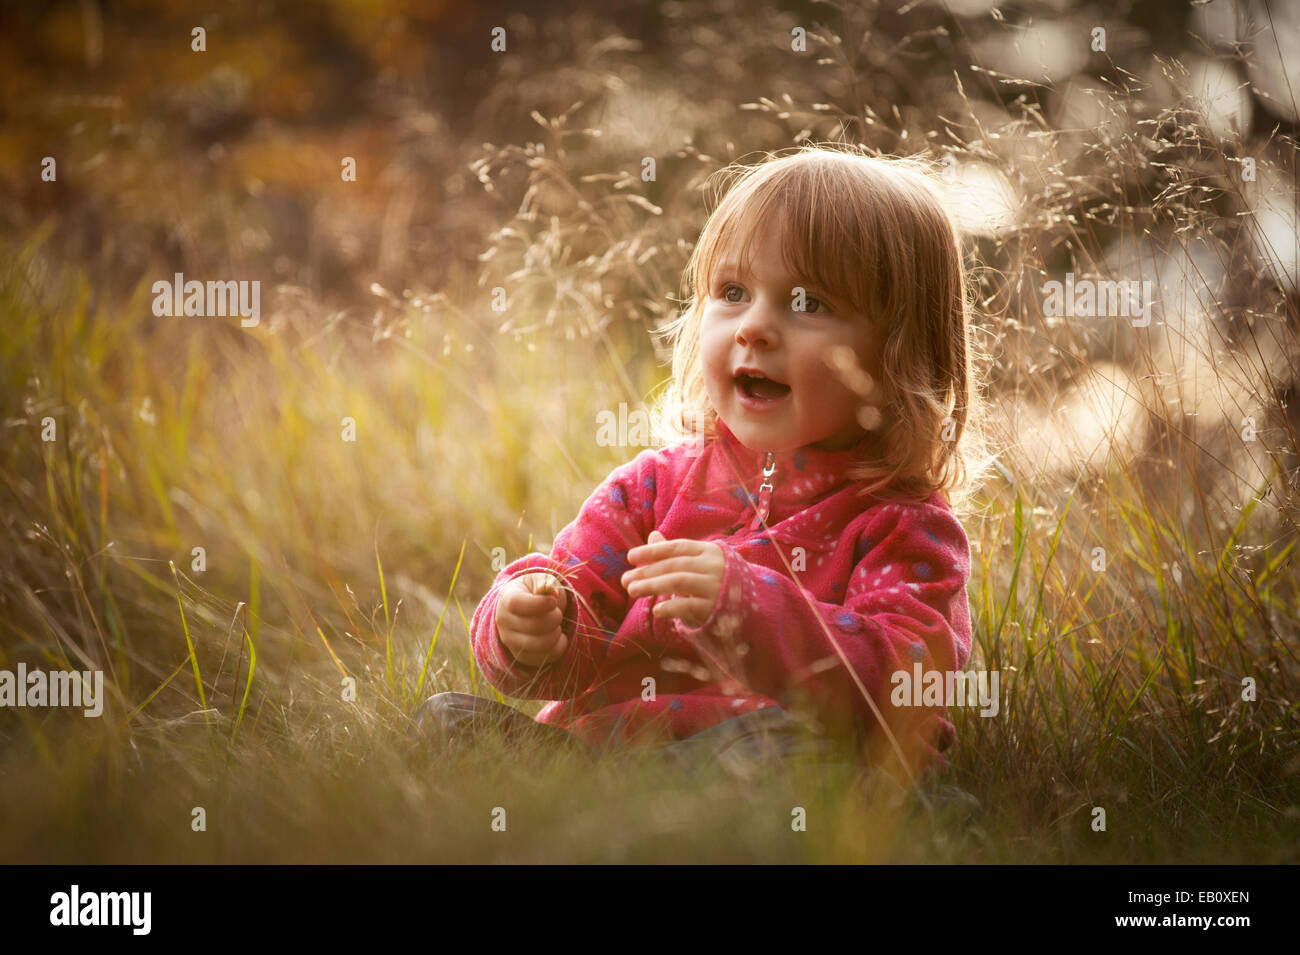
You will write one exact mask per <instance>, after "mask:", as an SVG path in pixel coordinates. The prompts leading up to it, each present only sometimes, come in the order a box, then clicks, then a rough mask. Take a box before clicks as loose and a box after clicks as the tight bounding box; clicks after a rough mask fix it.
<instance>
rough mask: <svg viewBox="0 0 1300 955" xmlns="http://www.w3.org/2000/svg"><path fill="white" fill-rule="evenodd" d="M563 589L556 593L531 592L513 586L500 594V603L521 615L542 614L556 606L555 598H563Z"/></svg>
mask: <svg viewBox="0 0 1300 955" xmlns="http://www.w3.org/2000/svg"><path fill="white" fill-rule="evenodd" d="M563 594H564V591H563V590H561V591H560V592H559V593H558V594H533V593H529V592H528V591H527V590H524V589H523V588H522V587H513V588H510V589H509V590H508V591H506V592H505V593H504V594H502V596H501V605H502V606H503V607H505V609H506V610H508V611H510V612H511V613H515V614H518V615H519V616H521V617H525V616H528V617H533V616H537V615H539V614H543V613H545V612H546V611H548V610H550V609H552V608H553V607H555V606H556V600H557V598H559V599H561V600H563V599H564V598H563V596H561V595H563Z"/></svg>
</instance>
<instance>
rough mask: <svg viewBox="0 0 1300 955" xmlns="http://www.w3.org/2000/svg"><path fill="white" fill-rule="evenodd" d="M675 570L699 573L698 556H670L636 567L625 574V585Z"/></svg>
mask: <svg viewBox="0 0 1300 955" xmlns="http://www.w3.org/2000/svg"><path fill="white" fill-rule="evenodd" d="M675 570H676V571H688V572H696V573H698V570H697V568H696V557H694V556H690V557H669V558H668V559H666V560H661V561H657V562H655V563H653V564H649V565H646V566H643V567H634V568H632V569H631V570H629V571H627V572H626V573H625V574H623V577H622V581H623V586H624V587H626V586H627V585H628V584H630V583H631V582H632V581H634V580H644V579H647V578H650V577H657V576H658V575H660V574H663V573H667V572H670V571H675Z"/></svg>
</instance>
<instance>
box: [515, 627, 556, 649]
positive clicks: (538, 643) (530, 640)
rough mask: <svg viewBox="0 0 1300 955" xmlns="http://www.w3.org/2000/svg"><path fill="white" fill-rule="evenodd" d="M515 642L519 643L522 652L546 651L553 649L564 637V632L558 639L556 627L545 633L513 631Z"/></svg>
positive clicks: (518, 647)
mask: <svg viewBox="0 0 1300 955" xmlns="http://www.w3.org/2000/svg"><path fill="white" fill-rule="evenodd" d="M513 636H514V642H515V643H516V644H518V646H517V648H516V649H518V650H519V652H521V653H545V652H547V651H549V650H551V649H552V648H553V647H554V646H555V645H556V643H558V642H559V640H561V639H564V634H560V637H559V638H558V639H557V638H556V636H555V629H554V628H552V629H550V630H548V631H547V632H546V633H544V634H525V633H520V632H519V631H517V630H516V631H513Z"/></svg>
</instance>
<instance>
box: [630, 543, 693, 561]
mask: <svg viewBox="0 0 1300 955" xmlns="http://www.w3.org/2000/svg"><path fill="white" fill-rule="evenodd" d="M704 543H705V542H704V541H697V540H692V539H691V538H689V537H679V538H677V539H676V540H671V541H670V540H660V541H651V542H649V543H645V544H638V545H637V546H636V547H633V548H632V549H631V550H629V551H628V552H627V562H628V563H629V564H637V565H641V564H647V563H650V562H652V561H656V560H663V559H664V558H667V557H675V556H679V555H681V556H689V555H694V554H699V553H701V552H703V550H704Z"/></svg>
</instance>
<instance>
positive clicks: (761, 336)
mask: <svg viewBox="0 0 1300 955" xmlns="http://www.w3.org/2000/svg"><path fill="white" fill-rule="evenodd" d="M778 310H779V306H778V305H776V304H773V303H771V302H768V301H767V300H766V299H763V300H760V301H756V302H754V303H753V304H752V305H751V306H750V307H749V308H747V309H745V314H744V317H743V318H741V320H740V324H739V325H738V326H736V341H737V343H739V344H741V345H763V346H766V347H771V346H773V345H775V344H776V342H777V339H778V338H779V336H780V331H779V325H780V316H779V314H778Z"/></svg>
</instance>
